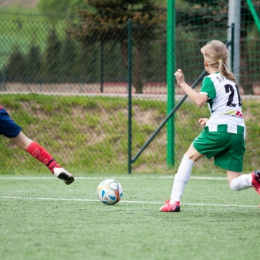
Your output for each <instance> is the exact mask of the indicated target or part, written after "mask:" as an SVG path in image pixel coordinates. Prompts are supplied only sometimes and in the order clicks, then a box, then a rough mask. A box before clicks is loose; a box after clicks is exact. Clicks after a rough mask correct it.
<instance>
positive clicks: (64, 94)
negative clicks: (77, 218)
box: [0, 5, 260, 174]
mask: <svg viewBox="0 0 260 260" xmlns="http://www.w3.org/2000/svg"><path fill="white" fill-rule="evenodd" d="M203 8H204V9H202V10H200V12H202V15H201V16H198V14H197V11H198V10H197V9H195V10H189V9H187V8H182V9H177V10H176V28H175V59H176V68H181V69H183V71H184V73H185V77H186V81H187V82H189V83H190V84H192V83H193V82H194V81H195V79H196V78H197V77H198V76H199V75H200V73H201V72H202V71H203V69H204V67H203V60H202V55H201V53H200V48H201V47H202V46H203V45H204V44H205V43H206V42H207V41H209V40H212V39H218V40H221V41H223V42H225V43H226V42H227V35H228V30H230V27H229V26H228V25H227V7H226V6H224V7H223V6H221V5H220V6H219V7H216V9H215V13H216V14H215V16H213V17H212V16H207V15H206V14H207V13H208V12H209V11H212V10H211V9H210V10H208V9H207V7H205V6H204V7H203ZM208 8H210V7H208ZM223 8H224V9H223ZM223 10H224V11H223ZM203 12H204V15H203ZM250 15H251V14H250V12H244V13H242V16H243V19H241V20H242V24H241V54H240V55H241V57H240V64H234V66H240V71H241V75H240V89H241V91H242V93H243V94H245V96H244V103H243V104H244V113H245V120H246V123H247V129H248V130H247V132H248V135H247V136H248V137H247V144H248V146H247V153H246V156H245V167H246V169H249V170H251V169H252V167H253V168H256V167H257V166H259V163H258V160H257V158H258V156H259V154H258V147H257V143H259V141H260V140H259V134H258V133H259V125H258V122H259V121H258V120H257V119H258V117H259V115H258V113H257V111H258V109H257V108H258V103H259V99H258V97H257V95H258V94H259V91H260V73H259V68H260V47H259V46H260V38H259V32H258V30H257V27H256V25H255V24H254V22H253V19H252V17H251V16H250ZM0 25H1V26H0V32H1V33H0V37H1V41H0V55H1V59H0V94H1V102H0V104H1V105H3V106H4V107H5V108H6V109H7V110H8V112H9V113H10V115H11V116H12V117H13V119H14V120H15V121H16V122H17V123H18V124H20V125H21V126H22V127H23V132H24V133H25V134H26V135H28V137H30V138H31V139H34V140H35V141H37V142H38V143H40V144H41V145H42V146H44V147H45V148H46V149H47V150H48V151H49V152H50V153H51V154H52V155H53V156H54V157H55V159H56V160H57V161H58V162H59V163H60V164H61V165H62V166H64V167H65V168H67V169H68V170H69V171H71V172H75V173H87V172H89V173H95V172H98V173H112V174H113V173H126V172H127V139H128V132H127V129H128V128H127V124H128V102H127V86H128V83H127V75H128V69H129V68H128V49H127V43H128V38H127V37H128V30H127V24H125V26H120V27H119V26H118V25H114V26H105V25H102V26H101V25H94V24H88V26H87V28H85V29H86V30H87V31H88V34H86V36H85V37H82V34H79V33H78V31H77V30H76V29H77V28H75V27H73V24H72V23H71V22H70V21H67V20H59V19H53V18H52V17H46V16H31V15H22V14H10V13H1V17H0ZM132 30H133V31H132V36H133V49H132V60H133V64H132V77H133V81H132V83H133V108H132V109H133V110H132V112H133V116H132V122H133V125H132V127H133V132H132V148H133V150H132V154H133V155H134V154H135V153H136V152H138V150H139V149H140V147H141V146H142V145H143V144H144V143H145V141H146V140H147V139H148V138H149V136H150V135H151V134H152V133H153V132H154V131H155V130H156V128H157V127H158V125H159V124H160V123H161V122H162V121H163V119H164V118H165V117H166V100H167V86H166V59H167V57H166V31H167V28H166V27H165V26H148V25H139V26H136V25H133V29H132ZM199 87H200V86H198V87H197V89H199ZM175 94H176V95H175V98H176V104H177V103H178V102H179V100H180V99H181V98H182V97H183V92H182V90H181V89H180V88H178V86H175ZM208 115H209V112H208V109H207V107H203V108H200V109H197V108H196V106H195V105H194V104H193V103H191V102H189V100H188V99H187V100H186V101H185V103H184V104H183V105H182V106H181V107H180V108H179V109H178V111H177V112H176V113H175V115H174V118H175V119H174V122H175V136H174V139H175V146H174V147H173V149H174V154H175V166H174V168H171V169H169V168H167V165H166V139H167V138H166V130H165V128H163V129H162V130H161V131H160V132H159V134H158V136H156V137H155V139H154V140H153V142H152V143H151V144H150V145H149V147H148V148H147V149H146V150H145V151H144V152H143V154H142V155H141V156H140V157H139V158H138V160H137V161H136V162H135V163H134V164H133V170H132V172H133V173H144V172H145V173H155V172H159V173H168V172H170V173H173V172H175V171H176V169H177V167H178V164H179V162H180V160H181V158H182V156H183V154H184V152H185V151H186V150H187V148H188V146H189V145H190V143H191V142H192V140H193V139H194V137H195V136H196V135H197V134H198V133H199V132H200V131H201V129H200V127H199V126H198V125H197V123H196V122H197V119H198V118H200V117H208ZM0 140H1V142H2V145H1V146H0V149H1V154H2V157H3V160H2V161H1V162H0V166H1V167H0V173H2V174H8V173H30V172H32V173H34V172H45V171H46V168H45V167H44V166H42V165H41V164H39V163H37V162H35V159H34V158H31V157H30V156H29V155H28V154H26V153H25V152H24V151H20V150H19V149H18V148H16V147H14V146H13V145H12V144H11V143H10V141H9V140H7V139H5V138H1V139H0ZM252 140H254V141H253V142H252ZM256 140H257V141H256ZM220 171H222V170H221V169H219V168H214V166H213V162H211V163H208V160H206V159H205V160H204V159H202V160H201V161H200V162H199V163H197V166H196V167H195V168H194V172H200V173H210V172H220Z"/></svg>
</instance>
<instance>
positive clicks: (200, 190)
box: [0, 174, 260, 260]
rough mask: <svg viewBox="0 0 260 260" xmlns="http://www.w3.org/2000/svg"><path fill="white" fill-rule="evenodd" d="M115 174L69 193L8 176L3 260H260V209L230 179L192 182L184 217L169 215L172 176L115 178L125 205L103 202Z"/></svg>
mask: <svg viewBox="0 0 260 260" xmlns="http://www.w3.org/2000/svg"><path fill="white" fill-rule="evenodd" d="M108 177H111V175H80V176H78V177H77V178H76V181H75V182H74V183H73V184H72V185H70V186H66V185H64V184H63V182H62V181H60V180H58V179H56V178H55V177H53V176H51V175H44V176H43V175H40V176H39V175H37V176H33V175H30V176H26V175H20V176H14V175H5V176H1V177H0V208H1V210H0V218H1V222H0V223H1V224H0V255H1V259H3V260H11V259H19V260H24V259H26V260H30V259H41V260H44V259H48V260H50V259H90V260H92V259H93V260H96V259H97V260H98V259H106V260H107V259H114V260H116V259H131V260H132V259H142V260H143V259H158V260H159V259H160V260H162V259H205V260H206V259H207V260H208V259H211V260H212V259H221V260H222V259H236V260H240V259H241V260H244V259H247V260H251V259H252V260H253V259H254V260H255V259H259V255H260V248H259V238H260V235H259V234H260V233H259V228H260V224H259V223H260V222H259V217H260V209H259V208H258V204H260V200H259V198H260V197H259V196H258V195H257V194H256V193H255V191H254V190H253V189H248V190H245V191H241V192H234V191H231V190H230V189H229V188H228V185H227V181H226V180H225V176H224V175H215V177H216V178H214V176H212V175H211V178H210V179H205V178H202V179H201V178H199V177H200V176H198V175H196V178H195V177H194V178H192V179H191V180H190V182H189V183H188V185H187V187H186V190H185V192H184V197H183V200H182V208H181V212H180V213H161V212H159V211H158V209H159V207H160V206H161V205H163V200H164V199H167V198H169V195H170V190H171V186H172V181H173V179H172V178H170V177H169V176H164V175H159V174H154V175H148V174H146V175H142V174H141V175H134V174H133V175H126V174H125V175H115V176H114V177H115V178H116V179H117V180H118V181H119V182H120V183H121V184H122V186H123V189H124V195H123V198H122V200H121V201H120V202H119V203H118V204H116V205H113V206H106V205H103V204H102V203H101V202H99V201H97V197H96V188H97V185H98V184H99V183H100V182H101V181H102V180H103V179H105V178H108Z"/></svg>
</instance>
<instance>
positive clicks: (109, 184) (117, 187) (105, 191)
mask: <svg viewBox="0 0 260 260" xmlns="http://www.w3.org/2000/svg"><path fill="white" fill-rule="evenodd" d="M97 196H98V199H99V200H100V201H101V202H102V203H104V204H106V205H113V204H116V203H117V202H118V201H120V199H121V197H122V196H123V188H122V185H121V184H120V183H119V182H118V181H116V180H114V179H105V180H103V181H102V182H101V183H100V184H99V185H98V187H97Z"/></svg>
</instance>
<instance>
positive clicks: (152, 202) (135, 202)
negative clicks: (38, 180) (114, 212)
mask: <svg viewBox="0 0 260 260" xmlns="http://www.w3.org/2000/svg"><path fill="white" fill-rule="evenodd" d="M0 199H2V200H4V199H7V200H8V199H14V200H46V201H76V202H99V200H90V199H66V198H37V197H14V196H0ZM120 203H129V204H161V205H162V204H163V202H155V201H134V200H132V201H131V200H121V201H120ZM182 205H186V206H206V207H238V208H257V207H258V206H255V205H234V204H233V205H232V204H227V205H223V204H205V203H182Z"/></svg>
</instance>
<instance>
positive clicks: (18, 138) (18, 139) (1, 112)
mask: <svg viewBox="0 0 260 260" xmlns="http://www.w3.org/2000/svg"><path fill="white" fill-rule="evenodd" d="M21 130H22V128H21V127H20V126H19V125H17V124H16V123H15V122H14V121H13V120H12V118H11V117H10V116H9V114H8V113H7V111H6V110H5V109H4V108H3V107H1V106H0V134H2V135H4V136H6V137H7V138H9V139H10V140H11V141H12V142H13V143H14V144H16V145H17V146H18V147H19V148H21V149H23V150H25V151H27V152H28V153H29V154H31V155H32V156H33V157H34V158H36V159H37V160H38V161H40V162H41V163H43V164H44V165H46V166H47V167H48V168H49V170H50V171H51V172H52V173H53V174H54V175H55V176H56V177H58V178H59V179H61V180H63V181H64V182H65V184H67V185H69V184H71V183H72V182H73V181H74V177H73V175H72V174H71V173H69V172H67V171H66V170H65V169H63V168H61V166H60V165H59V164H58V163H57V162H56V161H55V160H54V158H53V157H52V156H51V155H50V154H49V153H48V152H47V151H46V150H45V149H44V148H43V147H42V146H40V145H39V144H38V143H36V142H34V141H33V140H31V139H29V138H28V137H27V136H26V135H25V134H23V133H22V132H21Z"/></svg>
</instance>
